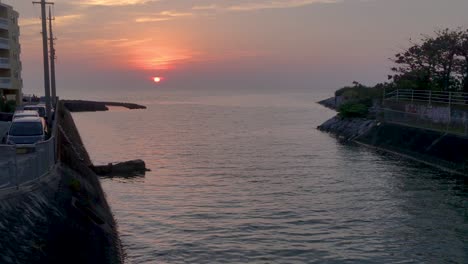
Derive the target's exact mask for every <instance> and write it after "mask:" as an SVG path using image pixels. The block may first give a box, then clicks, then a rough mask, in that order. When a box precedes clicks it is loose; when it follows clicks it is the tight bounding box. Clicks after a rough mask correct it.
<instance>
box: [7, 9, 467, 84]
mask: <svg viewBox="0 0 468 264" xmlns="http://www.w3.org/2000/svg"><path fill="white" fill-rule="evenodd" d="M3 2H4V3H7V4H11V5H13V6H14V7H15V9H16V10H18V11H19V12H20V16H21V19H20V24H21V31H22V34H21V39H20V40H21V44H22V60H23V65H24V70H23V78H24V83H25V90H26V91H28V90H31V91H35V90H40V89H39V88H40V87H38V86H39V85H36V84H39V83H42V75H41V74H42V73H41V71H42V70H41V69H40V67H38V66H39V65H41V64H40V63H41V59H42V58H41V55H42V53H41V40H40V34H39V32H40V31H41V29H40V20H39V13H40V12H39V7H38V6H36V7H33V5H32V4H31V3H30V2H29V1H14V0H4V1H3ZM55 3H56V4H55V6H54V13H55V16H56V20H55V22H54V25H55V31H56V32H55V35H56V36H57V56H58V61H57V63H58V65H57V67H58V84H59V85H62V86H65V87H66V88H65V89H87V88H89V89H93V86H95V87H100V88H108V89H121V88H122V89H123V88H124V87H128V85H129V84H132V85H135V86H137V87H140V86H141V87H145V86H150V85H152V84H151V83H150V82H149V81H148V80H150V79H151V77H152V76H158V75H166V76H167V77H168V78H167V79H166V80H165V85H167V86H170V87H184V88H187V87H190V86H207V85H212V86H217V87H220V89H221V88H223V87H221V86H226V89H232V87H230V86H235V87H239V86H245V87H249V88H257V87H271V88H272V89H285V87H288V89H296V88H297V89H308V88H326V89H335V88H337V87H339V86H341V85H345V84H349V83H351V82H352V81H353V80H358V81H362V82H364V83H366V82H367V83H375V82H377V81H383V80H385V76H386V74H387V73H388V71H389V70H388V69H389V66H390V65H389V62H388V60H387V58H389V57H390V56H391V55H392V54H394V53H396V52H398V51H399V50H400V49H401V48H403V47H405V46H406V45H408V39H409V38H410V37H413V38H417V37H418V35H419V34H421V33H426V34H428V33H431V32H432V31H433V30H435V29H438V28H444V27H458V26H465V27H466V26H468V19H467V18H466V14H465V10H468V1H466V0H445V1H440V0H367V1H362V0H197V1H188V0H80V1H69V0H57V1H55ZM278 75H282V76H283V77H282V78H281V79H279V78H277V76H278ZM83 76H86V78H83ZM272 77H274V78H272Z"/></svg>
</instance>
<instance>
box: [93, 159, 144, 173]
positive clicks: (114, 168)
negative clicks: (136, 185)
mask: <svg viewBox="0 0 468 264" xmlns="http://www.w3.org/2000/svg"><path fill="white" fill-rule="evenodd" d="M92 170H93V171H94V172H95V173H96V174H98V175H100V176H124V177H130V176H138V175H144V174H145V172H147V171H149V169H147V168H146V164H145V162H144V161H143V160H140V159H137V160H130V161H125V162H120V163H115V164H113V163H109V164H108V165H103V166H92Z"/></svg>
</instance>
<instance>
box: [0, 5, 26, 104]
mask: <svg viewBox="0 0 468 264" xmlns="http://www.w3.org/2000/svg"><path fill="white" fill-rule="evenodd" d="M18 17H19V14H18V12H16V11H15V10H13V8H12V7H11V6H9V5H6V4H3V3H0V96H1V97H3V98H6V99H7V100H15V101H16V103H17V105H19V104H20V103H21V101H22V90H23V79H22V78H21V68H22V66H21V61H20V52H21V45H20V44H19V35H20V30H19V26H18Z"/></svg>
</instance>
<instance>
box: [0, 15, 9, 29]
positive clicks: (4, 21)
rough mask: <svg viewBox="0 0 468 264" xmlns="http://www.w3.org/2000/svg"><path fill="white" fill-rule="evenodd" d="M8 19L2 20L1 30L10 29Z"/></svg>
mask: <svg viewBox="0 0 468 264" xmlns="http://www.w3.org/2000/svg"><path fill="white" fill-rule="evenodd" d="M8 26H9V24H8V19H7V18H0V29H6V30H8V29H9V27H8Z"/></svg>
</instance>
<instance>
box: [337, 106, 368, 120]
mask: <svg viewBox="0 0 468 264" xmlns="http://www.w3.org/2000/svg"><path fill="white" fill-rule="evenodd" d="M338 112H339V115H340V116H341V117H343V118H356V117H366V116H367V114H368V113H369V108H368V106H366V105H365V104H362V103H347V104H343V105H341V106H340V108H339V109H338Z"/></svg>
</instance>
